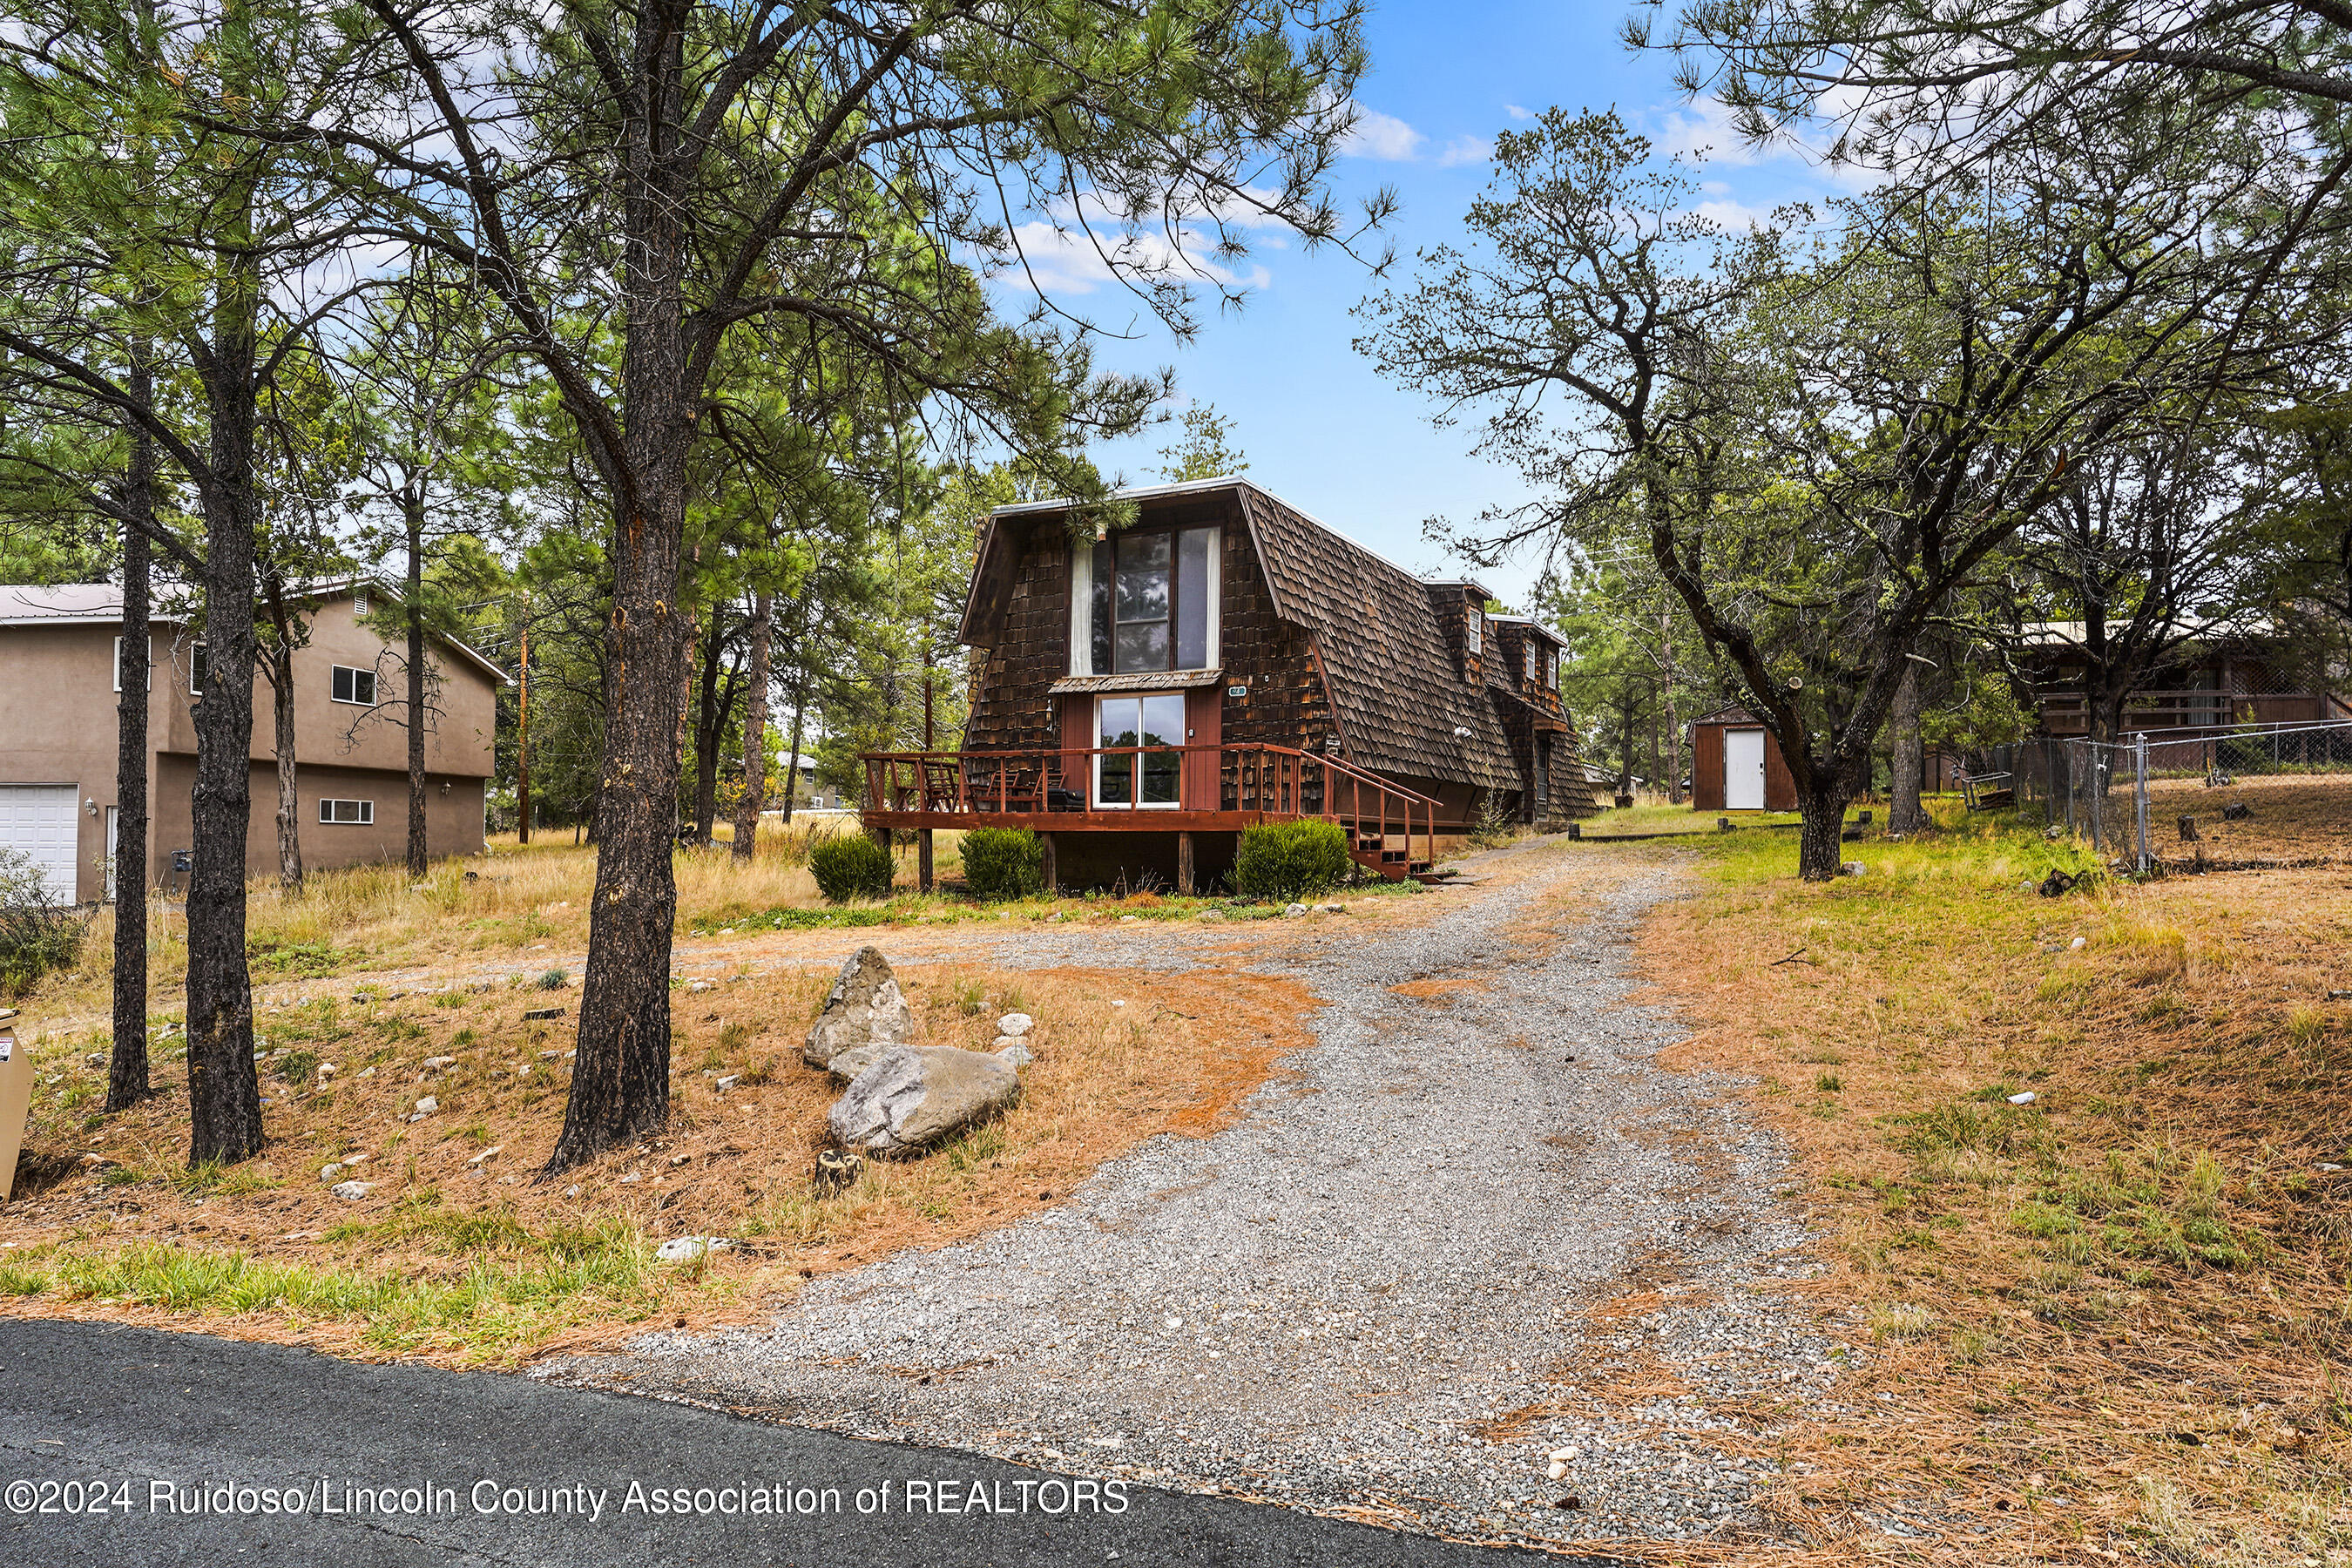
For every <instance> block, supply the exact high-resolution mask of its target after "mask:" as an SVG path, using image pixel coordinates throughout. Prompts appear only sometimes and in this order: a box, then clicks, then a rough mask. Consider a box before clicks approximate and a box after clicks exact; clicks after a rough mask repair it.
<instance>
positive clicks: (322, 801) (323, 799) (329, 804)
mask: <svg viewBox="0 0 2352 1568" xmlns="http://www.w3.org/2000/svg"><path fill="white" fill-rule="evenodd" d="M339 805H352V806H357V807H358V808H359V815H358V816H336V815H335V807H337V806H339ZM319 825H320V826H321V827H373V826H375V802H373V801H372V800H336V799H332V798H331V797H329V796H326V795H320V797H319Z"/></svg>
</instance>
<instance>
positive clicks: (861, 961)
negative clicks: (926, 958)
mask: <svg viewBox="0 0 2352 1568" xmlns="http://www.w3.org/2000/svg"><path fill="white" fill-rule="evenodd" d="M914 1039H915V1014H914V1009H912V1008H910V1007H908V1005H907V999H906V997H904V996H902V995H900V994H898V978H897V976H895V975H893V974H892V973H890V961H889V960H888V959H887V958H885V957H883V956H882V950H881V949H880V948H878V947H861V948H859V949H858V950H857V951H856V952H854V953H852V954H850V957H849V962H848V963H845V964H843V965H842V966H841V973H840V975H839V977H838V978H836V979H835V981H834V983H833V989H832V990H831V991H829V992H827V993H826V994H825V998H824V1010H823V1011H821V1012H820V1013H818V1014H817V1016H816V1022H815V1023H814V1024H812V1025H810V1026H809V1032H808V1043H807V1044H805V1045H803V1047H801V1060H803V1061H804V1062H806V1063H808V1065H809V1066H811V1067H813V1068H830V1067H832V1066H833V1058H835V1057H837V1056H839V1055H841V1053H842V1052H844V1051H854V1050H857V1049H859V1048H860V1047H866V1046H879V1047H884V1048H886V1049H887V1048H889V1047H896V1046H907V1045H912V1044H913V1043H914Z"/></svg>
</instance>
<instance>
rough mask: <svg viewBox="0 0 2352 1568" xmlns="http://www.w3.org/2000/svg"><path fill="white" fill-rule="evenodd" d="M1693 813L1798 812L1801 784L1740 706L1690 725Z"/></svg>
mask: <svg viewBox="0 0 2352 1568" xmlns="http://www.w3.org/2000/svg"><path fill="white" fill-rule="evenodd" d="M1690 728H1691V733H1690V740H1691V809H1692V810H1694V811H1794V810H1796V809H1797V781H1796V780H1795V779H1793V778H1791V777H1790V776H1789V764H1788V763H1786V762H1784V761H1782V760H1781V757H1780V746H1779V745H1777V744H1776V743H1775V742H1773V740H1772V736H1771V732H1770V731H1768V730H1766V729H1765V728H1764V725H1763V723H1762V721H1759V719H1758V718H1757V717H1756V715H1755V714H1753V713H1750V712H1749V711H1748V710H1747V709H1745V708H1742V707H1739V706H1738V705H1737V704H1735V705H1733V706H1732V707H1729V708H1718V709H1717V710H1715V711H1714V712H1712V713H1709V714H1708V715H1707V716H1706V717H1705V718H1704V719H1694V720H1692V721H1691V727H1690Z"/></svg>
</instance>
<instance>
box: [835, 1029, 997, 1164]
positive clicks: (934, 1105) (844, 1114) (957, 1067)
mask: <svg viewBox="0 0 2352 1568" xmlns="http://www.w3.org/2000/svg"><path fill="white" fill-rule="evenodd" d="M1020 1093H1021V1075H1020V1073H1019V1071H1018V1070H1017V1069H1016V1068H1014V1066H1013V1063H1012V1062H1010V1061H1007V1060H1006V1059H1005V1058H1003V1057H998V1056H991V1055H988V1054H987V1053H985V1052H982V1051H966V1050H960V1049H958V1048H957V1047H953V1046H924V1047H911V1046H910V1047H902V1048H900V1049H898V1050H894V1051H889V1052H886V1053H885V1054H884V1055H883V1056H882V1058H880V1059H879V1060H877V1062H875V1063H874V1065H873V1066H871V1067H869V1068H866V1070H865V1071H864V1072H861V1073H859V1074H858V1075H857V1077H856V1079H854V1080H853V1081H852V1082H851V1083H850V1086H849V1089H848V1091H847V1092H846V1093H845V1094H843V1095H842V1097H841V1099H840V1100H839V1101H837V1102H836V1103H835V1106H834V1108H833V1110H832V1111H831V1113H830V1114H829V1115H827V1116H826V1118H825V1125H826V1126H827V1127H828V1128H830V1129H831V1131H832V1132H833V1135H834V1138H835V1140H836V1141H837V1142H841V1143H843V1144H845V1145H847V1146H848V1147H850V1148H853V1149H859V1150H863V1151H864V1152H866V1153H868V1154H873V1155H876V1156H879V1157H884V1158H887V1157H890V1156H894V1155H906V1154H912V1153H916V1152H919V1151H920V1150H922V1149H923V1148H925V1147H927V1146H928V1145H929V1144H932V1143H936V1142H939V1141H940V1139H942V1138H945V1137H947V1136H949V1135H950V1134H951V1133H954V1132H957V1131H961V1130H962V1129H964V1128H966V1127H969V1126H971V1124H972V1123H973V1122H975V1121H979V1120H980V1119H981V1118H982V1117H983V1116H986V1115H988V1114H989V1113H990V1112H992V1111H994V1110H998V1109H1000V1108H1002V1107H1003V1106H1006V1105H1010V1104H1011V1103H1013V1100H1014V1099H1016V1098H1017V1097H1018V1096H1019V1095H1020Z"/></svg>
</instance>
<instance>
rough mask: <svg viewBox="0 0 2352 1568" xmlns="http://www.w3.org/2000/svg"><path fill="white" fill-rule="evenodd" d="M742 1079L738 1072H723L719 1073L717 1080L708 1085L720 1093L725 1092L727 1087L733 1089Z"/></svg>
mask: <svg viewBox="0 0 2352 1568" xmlns="http://www.w3.org/2000/svg"><path fill="white" fill-rule="evenodd" d="M742 1081H743V1075H742V1074H741V1073H740V1072H730V1073H725V1074H722V1075H720V1077H719V1081H718V1082H717V1083H714V1084H712V1085H711V1086H710V1087H711V1088H712V1089H716V1090H718V1091H719V1093H720V1094H725V1093H726V1092H727V1091H728V1090H729V1089H733V1088H734V1087H735V1086H736V1085H737V1084H739V1083H741V1082H742Z"/></svg>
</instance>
